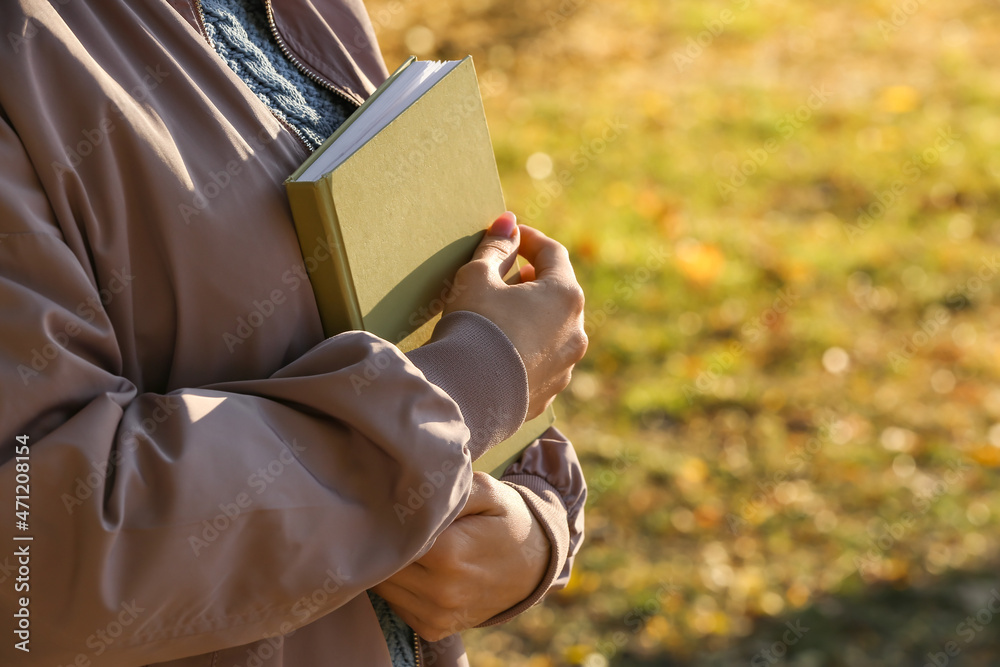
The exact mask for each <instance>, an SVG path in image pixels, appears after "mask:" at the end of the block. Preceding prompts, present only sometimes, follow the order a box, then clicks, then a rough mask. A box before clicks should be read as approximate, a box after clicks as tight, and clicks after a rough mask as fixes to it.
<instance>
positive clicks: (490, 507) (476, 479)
mask: <svg viewBox="0 0 1000 667" xmlns="http://www.w3.org/2000/svg"><path fill="white" fill-rule="evenodd" d="M498 487H503V484H502V483H501V482H500V481H499V480H496V479H493V478H492V477H490V476H489V475H488V474H486V473H485V472H475V473H473V475H472V493H470V494H469V500H468V501H466V503H465V507H463V508H462V511H461V512H459V514H458V517H457V518H461V517H463V516H467V515H469V514H486V515H490V516H499V515H501V514H503V505H502V500H503V496H502V493H503V490H502V489H501V488H498Z"/></svg>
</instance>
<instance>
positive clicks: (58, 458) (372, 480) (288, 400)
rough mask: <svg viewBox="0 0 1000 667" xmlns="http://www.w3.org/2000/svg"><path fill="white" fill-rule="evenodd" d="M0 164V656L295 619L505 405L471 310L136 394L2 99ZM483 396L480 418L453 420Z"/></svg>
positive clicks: (382, 565) (223, 638)
mask: <svg viewBox="0 0 1000 667" xmlns="http://www.w3.org/2000/svg"><path fill="white" fill-rule="evenodd" d="M0 164H2V165H3V174H2V176H0V304H2V310H0V313H2V315H0V319H2V322H3V328H2V333H0V369H2V381H0V382H2V384H0V387H2V400H0V438H2V439H0V498H2V499H3V503H4V507H6V508H8V509H6V510H5V511H4V512H2V513H0V515H2V518H0V539H2V540H3V542H4V543H5V544H6V545H8V546H5V547H4V549H3V552H0V565H2V566H3V567H2V569H0V576H2V577H3V578H4V579H5V580H4V581H3V583H2V585H0V609H2V611H3V615H4V617H5V619H6V620H5V621H4V622H3V624H2V627H4V628H6V629H5V631H4V634H5V636H6V639H5V640H4V641H3V642H2V643H0V664H23V663H22V660H24V661H26V659H28V658H30V662H31V663H32V664H53V665H56V664H82V663H78V662H75V661H77V660H79V657H80V656H84V658H85V659H86V660H87V661H89V663H90V664H101V665H108V666H111V667H116V666H125V665H143V664H149V663H157V662H163V661H168V660H172V659H176V658H180V657H184V656H189V655H197V654H202V653H207V652H211V651H215V650H219V649H222V648H226V647H233V646H239V645H242V644H246V643H250V642H253V641H256V640H259V639H260V638H261V637H265V636H273V635H276V634H279V633H282V634H284V633H287V632H290V631H291V630H293V629H295V628H298V627H301V626H303V625H305V624H307V623H309V622H310V621H311V620H314V619H316V618H318V617H319V616H321V615H323V614H324V613H327V612H329V611H331V610H333V609H335V608H337V607H339V606H341V605H343V604H345V603H346V602H347V601H349V600H351V599H352V598H354V597H355V596H357V595H358V594H360V593H362V592H363V591H364V590H365V589H367V588H369V587H370V586H372V585H374V584H376V583H378V582H379V581H382V580H384V579H385V578H386V577H387V576H389V575H391V574H392V573H394V572H395V571H397V570H399V569H400V568H401V567H403V566H405V565H406V564H408V563H409V562H412V561H413V560H414V559H416V558H417V557H419V556H420V555H421V554H423V553H424V552H425V551H426V549H427V548H429V546H430V545H431V544H432V543H433V540H434V539H435V538H436V536H437V535H438V534H439V533H440V532H441V531H442V530H443V529H444V528H445V527H447V526H448V524H449V523H450V522H451V521H452V520H453V518H454V517H455V516H456V515H457V513H458V512H459V510H460V509H461V508H462V506H463V505H464V503H465V501H466V499H467V497H468V494H469V490H470V486H471V476H472V473H471V465H470V460H471V454H470V451H476V450H483V449H485V448H488V447H489V445H490V444H491V443H492V442H495V441H498V440H500V439H502V438H503V437H506V435H509V434H510V433H513V432H514V431H515V430H516V429H517V427H518V426H519V425H520V423H521V421H522V420H523V417H524V412H525V410H526V408H527V385H526V380H525V374H524V367H523V365H522V364H521V362H520V358H519V357H518V355H517V352H516V351H515V350H514V349H513V346H512V345H511V344H510V342H509V341H508V340H507V339H506V337H504V336H503V334H502V333H501V332H500V331H499V330H498V329H497V328H496V327H495V326H493V325H492V323H490V322H489V321H488V320H485V319H484V318H481V317H479V316H476V315H472V314H470V313H459V314H454V315H451V316H449V318H451V319H449V320H448V323H447V324H448V326H447V335H443V336H442V337H440V338H439V339H438V340H437V342H436V343H435V344H436V346H437V348H436V350H437V352H438V354H437V356H435V357H433V358H425V359H421V358H419V355H418V358H417V359H416V360H413V361H411V360H410V359H408V358H407V357H406V356H404V355H403V354H401V353H400V352H399V350H398V349H396V348H395V347H394V346H391V345H389V344H387V343H385V342H384V341H381V340H380V339H378V338H376V337H374V336H371V335H368V334H365V333H360V332H353V333H348V334H344V335H341V336H336V337H334V338H330V339H328V340H325V341H323V342H321V343H319V344H318V345H316V346H315V347H314V348H312V349H311V350H309V351H308V352H307V353H306V354H304V355H303V356H302V357H300V358H299V359H297V360H295V361H293V362H291V363H289V364H288V365H287V366H285V367H284V368H281V369H280V370H278V371H277V372H275V373H273V375H271V376H270V377H266V378H261V379H252V380H244V381H236V382H223V383H219V384H214V385H210V386H203V387H190V388H183V389H178V390H176V391H171V392H169V393H163V394H157V393H149V392H141V391H139V389H138V388H137V382H135V381H133V380H132V379H130V378H127V377H123V375H122V366H123V364H122V354H121V351H120V349H119V346H118V343H117V340H116V334H115V331H114V330H113V328H112V326H111V323H110V320H109V319H108V316H107V314H106V313H105V311H104V310H103V309H102V308H101V307H100V303H101V293H100V290H99V289H98V285H96V284H95V283H94V281H93V279H92V278H91V277H90V274H89V273H88V271H87V270H86V269H85V267H84V264H82V263H81V261H80V259H79V258H78V257H77V256H76V255H75V254H74V253H73V252H71V251H70V249H69V247H68V246H67V245H66V243H65V242H64V240H63V237H62V234H61V232H60V230H59V228H58V227H57V225H56V224H55V222H54V220H53V214H52V211H51V209H50V207H49V204H48V201H47V199H46V196H45V194H44V191H43V188H42V187H41V185H40V184H39V182H38V179H37V177H36V175H35V172H34V169H33V167H32V165H31V163H30V161H29V160H28V158H27V157H26V156H25V154H24V150H23V148H22V147H21V145H20V143H19V141H18V138H17V137H16V135H15V134H14V132H13V131H12V129H11V128H10V127H9V125H7V124H6V123H5V122H4V120H3V117H2V115H0ZM100 241H101V240H100V239H93V240H92V242H94V243H100ZM164 307H169V304H164ZM484 346H485V348H487V349H490V350H491V355H490V357H489V358H486V357H485V356H484V355H483V354H482V350H483V349H484ZM442 360H445V361H442ZM372 369H377V370H376V371H375V372H373V371H372ZM429 376H433V377H435V378H437V381H438V382H439V383H441V384H443V385H448V386H449V387H450V389H449V391H450V392H452V393H451V394H449V393H447V392H446V391H444V390H443V389H442V388H441V387H440V386H438V385H437V384H435V383H434V382H431V381H429V380H428V377H429ZM359 377H363V378H366V379H368V380H370V381H367V380H366V383H364V384H359V383H358V381H357V380H358V378H359ZM458 377H478V378H480V379H483V380H485V381H483V382H481V383H477V384H476V386H475V387H471V388H468V390H466V389H463V388H462V387H466V386H467V385H463V384H462V383H461V382H458V381H455V380H453V379H452V378H458ZM463 391H467V393H463ZM489 405H497V406H500V407H501V410H500V414H502V415H504V416H505V417H501V419H500V422H499V424H493V425H494V426H499V427H498V428H494V429H492V430H491V431H487V430H485V429H483V428H481V427H479V426H477V425H476V424H475V423H472V424H470V423H469V422H468V421H467V420H465V419H463V414H478V413H480V412H482V411H483V410H484V409H485V406H489ZM470 426H471V428H470ZM19 436H21V440H22V441H26V442H27V444H28V446H27V452H24V451H23V449H22V450H21V451H18V452H16V453H15V448H17V447H20V445H19V442H18V437H19ZM15 456H18V457H20V458H19V459H18V458H15ZM23 464H26V465H23ZM23 471H27V472H23ZM19 475H23V476H22V477H20V478H19V477H18V476H19ZM22 481H24V482H25V484H24V485H21V482H22ZM17 495H20V496H23V497H24V502H25V504H26V505H27V506H28V507H29V509H28V510H25V511H26V512H27V514H25V515H23V516H24V519H25V524H26V525H24V526H22V525H15V514H14V511H13V510H14V502H15V496H17ZM20 520H21V517H17V521H20ZM15 536H16V537H31V538H32V540H30V541H19V542H15V541H12V538H13V537H15ZM9 545H15V547H17V548H23V549H24V550H25V551H24V552H20V553H24V554H25V555H24V556H23V560H20V563H22V564H24V565H25V567H26V568H28V571H30V575H27V576H25V577H24V580H23V581H21V582H15V576H18V575H17V574H16V573H17V571H18V567H20V565H18V562H19V556H16V555H12V554H14V553H15V552H14V548H12V547H11V546H9ZM331 581H332V582H333V584H332V585H331ZM15 584H16V585H15ZM21 609H27V612H25V614H29V615H30V620H29V622H28V625H30V630H29V634H28V637H29V642H30V643H29V644H28V645H27V647H28V648H30V654H27V653H25V654H22V653H20V652H19V651H18V650H17V649H15V648H14V643H15V642H13V641H11V637H12V634H11V632H10V628H11V626H12V625H14V624H15V623H16V622H17V621H16V618H15V617H14V616H13V614H14V613H15V612H18V611H19V610H21ZM16 627H17V626H16V625H15V628H16ZM14 636H15V638H16V637H17V636H16V635H14Z"/></svg>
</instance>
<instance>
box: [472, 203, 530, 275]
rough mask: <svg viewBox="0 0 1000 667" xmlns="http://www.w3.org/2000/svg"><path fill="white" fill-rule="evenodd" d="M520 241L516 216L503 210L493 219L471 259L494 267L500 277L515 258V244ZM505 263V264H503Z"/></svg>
mask: <svg viewBox="0 0 1000 667" xmlns="http://www.w3.org/2000/svg"><path fill="white" fill-rule="evenodd" d="M519 241H520V230H519V229H518V227H517V218H516V217H515V216H514V214H513V213H511V212H510V211H507V212H505V213H504V214H503V215H501V216H500V217H499V218H497V219H496V220H494V221H493V224H492V225H490V228H489V229H488V230H486V236H484V237H483V240H482V241H480V243H479V246H478V247H477V248H476V251H475V252H474V253H473V255H472V261H477V260H480V261H485V262H486V263H487V264H489V265H490V266H493V267H496V268H497V272H498V274H499V275H500V277H501V278H502V277H503V275H504V274H505V273H506V271H507V269H509V268H510V267H511V265H512V264H513V262H514V260H516V259H517V246H518V243H519ZM505 265H506V266H505Z"/></svg>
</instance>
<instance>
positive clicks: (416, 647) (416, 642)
mask: <svg viewBox="0 0 1000 667" xmlns="http://www.w3.org/2000/svg"><path fill="white" fill-rule="evenodd" d="M413 656H414V658H415V659H416V663H417V664H416V667H420V663H421V662H423V661H422V660H421V659H420V658H421V657H423V651H422V650H421V649H420V637H418V636H417V633H416V632H414V633H413Z"/></svg>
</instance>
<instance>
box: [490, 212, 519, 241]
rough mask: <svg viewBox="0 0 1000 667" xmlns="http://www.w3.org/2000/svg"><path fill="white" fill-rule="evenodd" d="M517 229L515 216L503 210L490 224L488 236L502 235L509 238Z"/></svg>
mask: <svg viewBox="0 0 1000 667" xmlns="http://www.w3.org/2000/svg"><path fill="white" fill-rule="evenodd" d="M515 230H517V217H516V216H515V215H514V214H513V213H511V212H510V211H507V212H505V213H504V214H503V215H501V216H500V217H499V218H497V219H496V220H494V221H493V224H492V225H490V231H489V235H490V236H502V237H504V238H511V237H513V236H514V232H515Z"/></svg>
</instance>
